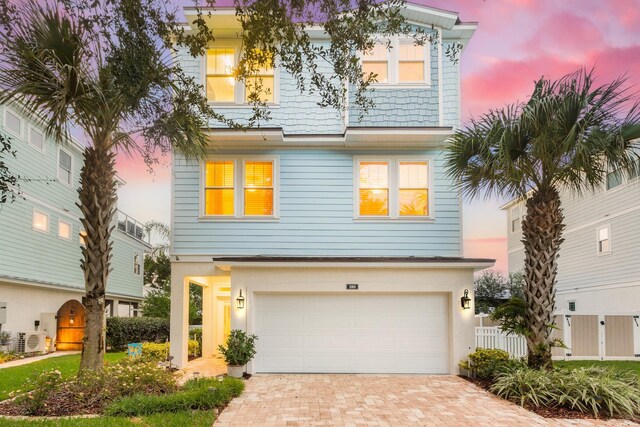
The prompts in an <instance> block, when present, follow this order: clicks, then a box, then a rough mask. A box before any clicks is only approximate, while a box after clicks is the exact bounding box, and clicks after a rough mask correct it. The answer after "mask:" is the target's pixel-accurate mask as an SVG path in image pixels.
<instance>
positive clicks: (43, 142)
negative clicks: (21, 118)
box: [27, 125, 47, 153]
mask: <svg viewBox="0 0 640 427" xmlns="http://www.w3.org/2000/svg"><path fill="white" fill-rule="evenodd" d="M32 131H36V132H38V133H39V134H40V135H42V148H38V147H36V146H35V145H33V144H32V143H31V132H32ZM27 145H28V146H29V147H31V148H33V149H34V150H36V151H37V152H38V153H46V151H47V150H46V146H47V144H46V141H45V136H44V132H42V131H40V129H38V128H37V127H35V126H32V125H29V126H27Z"/></svg>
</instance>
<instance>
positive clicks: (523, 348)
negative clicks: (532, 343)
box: [476, 326, 527, 357]
mask: <svg viewBox="0 0 640 427" xmlns="http://www.w3.org/2000/svg"><path fill="white" fill-rule="evenodd" d="M476 348H497V349H500V350H504V351H506V352H507V353H509V354H510V355H511V356H512V357H525V356H526V355H527V341H526V340H525V339H524V337H523V336H520V335H507V334H505V333H504V332H502V331H501V330H500V328H498V327H497V326H480V327H476Z"/></svg>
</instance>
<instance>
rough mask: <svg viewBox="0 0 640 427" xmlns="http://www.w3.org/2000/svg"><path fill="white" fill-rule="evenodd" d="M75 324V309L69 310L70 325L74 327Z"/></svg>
mask: <svg viewBox="0 0 640 427" xmlns="http://www.w3.org/2000/svg"><path fill="white" fill-rule="evenodd" d="M74 323H75V313H74V311H73V309H71V310H69V324H70V325H73V324H74Z"/></svg>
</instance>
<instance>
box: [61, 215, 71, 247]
mask: <svg viewBox="0 0 640 427" xmlns="http://www.w3.org/2000/svg"><path fill="white" fill-rule="evenodd" d="M60 224H66V225H68V226H69V237H64V236H61V235H60ZM71 236H73V225H72V224H71V223H70V222H68V221H65V220H62V219H58V238H60V239H62V240H67V241H69V242H70V241H71Z"/></svg>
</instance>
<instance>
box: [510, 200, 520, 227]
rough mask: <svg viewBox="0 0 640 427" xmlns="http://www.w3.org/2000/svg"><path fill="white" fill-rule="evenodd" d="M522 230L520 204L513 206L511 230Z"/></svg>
mask: <svg viewBox="0 0 640 427" xmlns="http://www.w3.org/2000/svg"><path fill="white" fill-rule="evenodd" d="M519 231H520V208H519V207H518V206H516V207H514V208H511V232H512V233H517V232H519Z"/></svg>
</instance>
